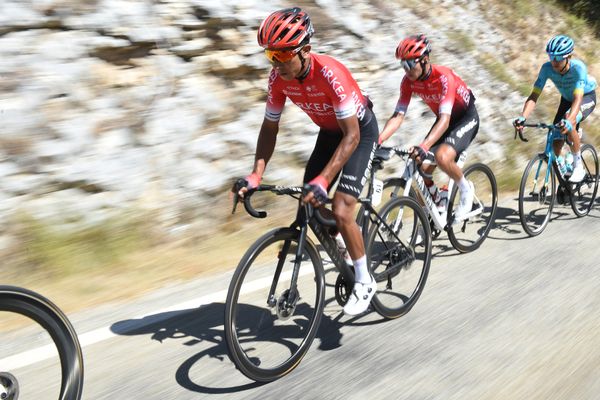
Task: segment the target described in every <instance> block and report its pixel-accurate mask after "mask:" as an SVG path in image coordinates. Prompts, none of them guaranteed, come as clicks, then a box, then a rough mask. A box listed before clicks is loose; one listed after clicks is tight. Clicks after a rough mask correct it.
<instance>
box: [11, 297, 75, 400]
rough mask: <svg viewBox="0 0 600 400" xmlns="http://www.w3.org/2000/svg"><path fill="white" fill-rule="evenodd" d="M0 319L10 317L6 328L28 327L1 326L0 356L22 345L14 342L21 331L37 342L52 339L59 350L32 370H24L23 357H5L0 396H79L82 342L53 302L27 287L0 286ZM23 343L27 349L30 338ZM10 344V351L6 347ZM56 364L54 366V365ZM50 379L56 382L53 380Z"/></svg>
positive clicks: (63, 399)
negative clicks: (11, 343) (41, 365)
mask: <svg viewBox="0 0 600 400" xmlns="http://www.w3.org/2000/svg"><path fill="white" fill-rule="evenodd" d="M0 320H6V321H9V323H7V324H6V325H5V326H8V327H9V328H10V327H20V325H26V327H27V329H18V330H17V329H16V328H15V329H11V330H10V331H9V330H8V329H6V330H4V329H3V330H0V343H1V345H0V350H1V351H0V358H3V357H7V356H8V355H9V354H10V353H11V352H13V351H14V347H21V346H20V345H18V344H17V343H18V339H19V336H17V335H18V334H20V333H22V332H27V333H28V334H29V336H28V337H31V340H35V341H38V342H40V344H41V343H45V342H46V341H49V340H51V341H52V342H53V343H54V345H55V347H56V352H57V353H58V360H56V361H55V360H54V359H53V358H52V357H50V358H49V359H48V360H46V361H44V367H43V368H42V369H43V371H36V373H35V374H31V373H30V372H29V371H25V369H24V368H23V367H24V366H25V365H26V364H25V363H24V360H22V359H18V358H15V357H10V356H9V357H8V358H4V360H3V361H4V362H2V363H1V364H0V369H3V370H2V371H0V395H2V396H3V397H0V398H2V399H6V400H12V399H17V398H18V396H19V394H20V395H21V396H22V397H23V398H45V399H52V398H57V399H60V400H78V399H80V398H81V393H82V390H83V355H82V352H81V346H80V344H79V340H78V339H77V333H76V332H75V329H73V326H72V325H71V323H70V322H69V320H68V318H67V317H66V315H65V314H64V313H63V312H62V311H61V310H60V309H59V308H58V307H57V306H56V305H55V304H54V303H52V302H51V301H50V300H48V299H46V298H45V297H43V296H41V295H39V294H37V293H35V292H32V291H30V290H27V289H23V288H18V287H14V286H0ZM32 321H35V324H30V322H32ZM39 328H43V330H42V329H39ZM11 336H12V337H11ZM48 336H49V338H48ZM21 339H22V338H21ZM9 341H12V342H13V345H12V346H10V347H8V345H9ZM4 346H7V347H6V348H4ZM25 346H26V347H25V348H26V349H27V350H30V346H31V342H30V341H29V340H28V343H26V344H25ZM9 348H11V350H12V351H9V350H8V349H9ZM25 348H24V349H25ZM55 364H56V370H55V369H54V368H53V366H54V365H55ZM58 364H59V365H60V368H58ZM7 366H8V369H14V370H6V368H7ZM58 370H60V373H59V372H58ZM42 379H43V381H42ZM52 380H56V381H57V382H59V383H57V384H54V383H53V382H51V381H52ZM19 392H20V393H19Z"/></svg>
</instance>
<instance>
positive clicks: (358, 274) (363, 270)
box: [353, 254, 371, 283]
mask: <svg viewBox="0 0 600 400" xmlns="http://www.w3.org/2000/svg"><path fill="white" fill-rule="evenodd" d="M353 263H354V273H355V275H354V281H355V282H360V283H371V274H370V273H369V269H368V268H367V256H366V254H365V255H364V256H362V257H361V258H359V259H358V260H354V261H353Z"/></svg>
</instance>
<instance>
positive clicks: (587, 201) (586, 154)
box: [570, 144, 598, 217]
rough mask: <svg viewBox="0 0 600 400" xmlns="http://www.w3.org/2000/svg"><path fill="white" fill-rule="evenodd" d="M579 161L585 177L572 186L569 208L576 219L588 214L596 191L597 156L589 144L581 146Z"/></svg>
mask: <svg viewBox="0 0 600 400" xmlns="http://www.w3.org/2000/svg"><path fill="white" fill-rule="evenodd" d="M581 161H582V163H583V167H584V169H585V172H586V173H585V177H584V178H583V180H582V181H581V182H580V183H577V184H575V185H572V189H571V196H570V199H571V208H572V209H573V212H574V213H575V214H576V215H577V216H578V217H584V216H586V215H588V214H589V212H590V210H591V209H592V206H593V205H594V200H595V199H596V194H597V191H598V155H597V154H596V149H594V147H593V146H592V145H590V144H584V145H583V146H581Z"/></svg>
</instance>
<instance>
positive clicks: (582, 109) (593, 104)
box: [579, 100, 596, 112]
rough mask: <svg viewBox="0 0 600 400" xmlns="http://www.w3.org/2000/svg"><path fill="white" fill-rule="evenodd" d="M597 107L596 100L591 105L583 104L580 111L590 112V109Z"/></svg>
mask: <svg viewBox="0 0 600 400" xmlns="http://www.w3.org/2000/svg"><path fill="white" fill-rule="evenodd" d="M595 105H596V103H595V102H594V100H592V101H590V102H589V103H585V104H582V105H581V107H580V108H579V109H580V111H582V112H583V111H586V110H588V109H589V108H592V107H594V106H595Z"/></svg>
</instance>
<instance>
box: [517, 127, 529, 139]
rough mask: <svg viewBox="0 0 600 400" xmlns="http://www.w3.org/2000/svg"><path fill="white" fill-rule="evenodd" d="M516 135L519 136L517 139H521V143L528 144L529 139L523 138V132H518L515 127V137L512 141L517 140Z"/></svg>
mask: <svg viewBox="0 0 600 400" xmlns="http://www.w3.org/2000/svg"><path fill="white" fill-rule="evenodd" d="M517 134H518V135H519V139H521V141H522V142H529V139H527V138H526V137H525V136H523V130H522V129H521V130H519V129H517V128H516V127H515V137H514V139H513V140H516V139H517Z"/></svg>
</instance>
